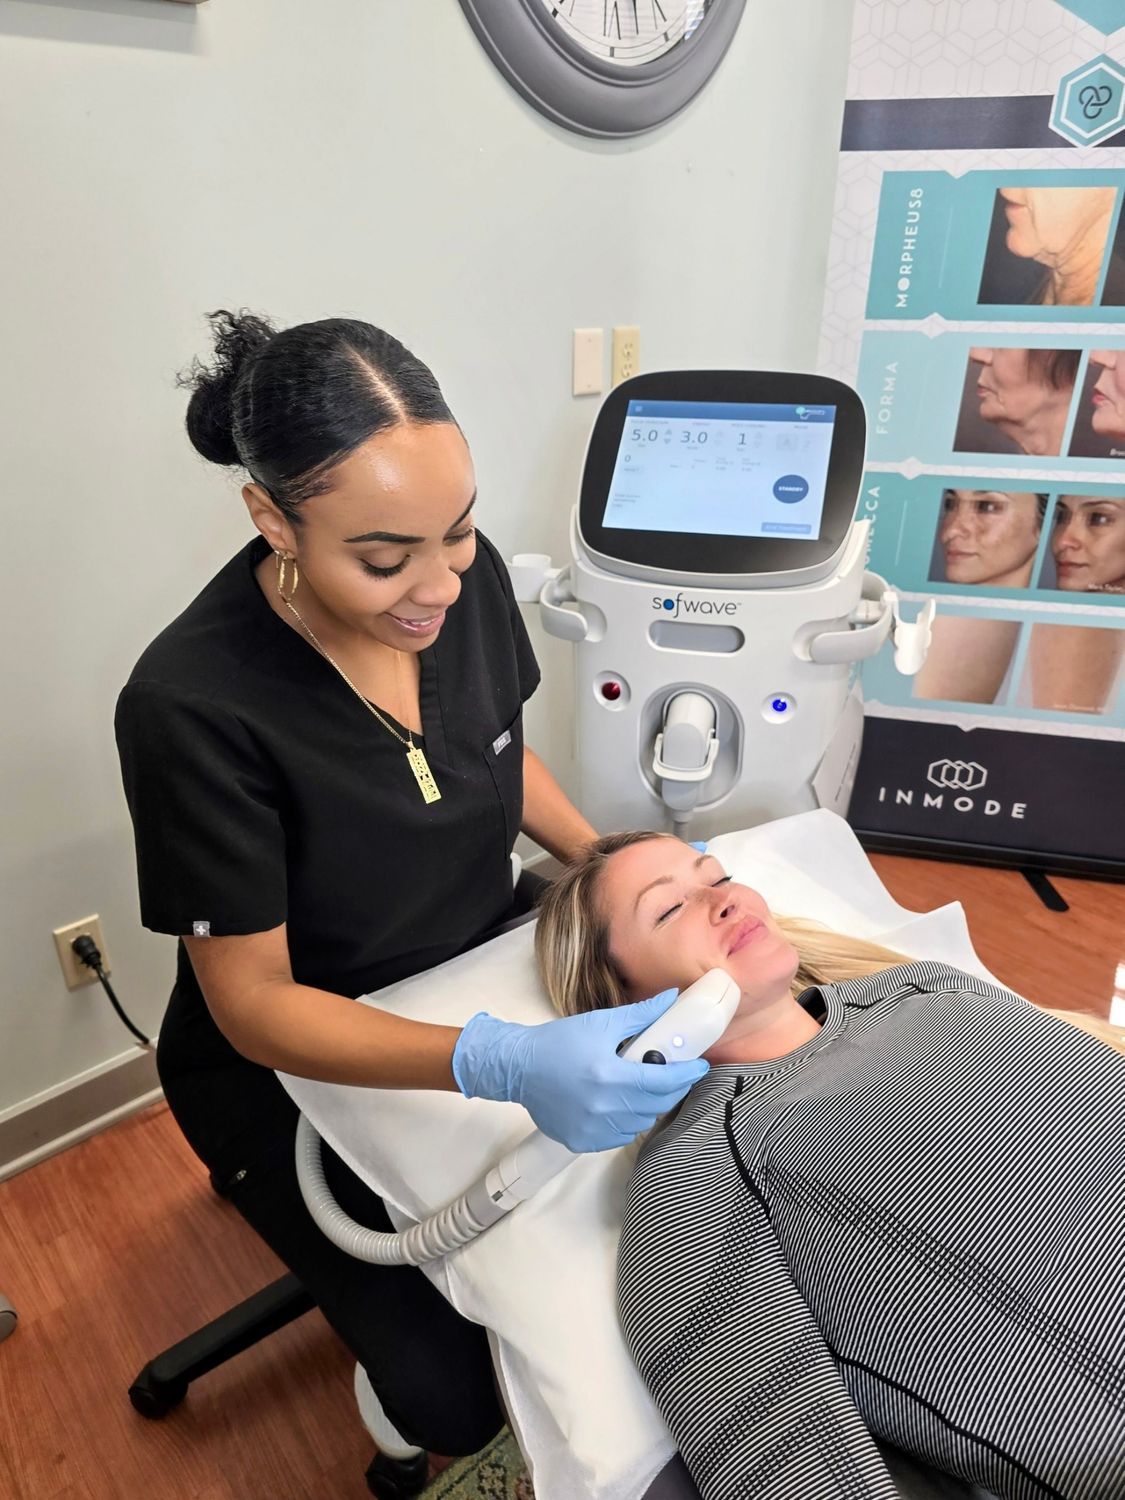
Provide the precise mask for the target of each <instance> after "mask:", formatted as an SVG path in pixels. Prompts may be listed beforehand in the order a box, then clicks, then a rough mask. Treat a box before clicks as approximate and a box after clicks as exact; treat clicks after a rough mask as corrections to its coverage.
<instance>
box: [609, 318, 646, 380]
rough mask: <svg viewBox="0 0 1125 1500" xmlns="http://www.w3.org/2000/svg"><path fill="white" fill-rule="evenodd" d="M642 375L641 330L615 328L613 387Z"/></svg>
mask: <svg viewBox="0 0 1125 1500" xmlns="http://www.w3.org/2000/svg"><path fill="white" fill-rule="evenodd" d="M640 373H641V330H640V329H639V328H615V329H614V330H613V379H612V384H613V385H620V384H621V382H622V381H623V380H631V379H632V377H633V376H634V375H639V374H640Z"/></svg>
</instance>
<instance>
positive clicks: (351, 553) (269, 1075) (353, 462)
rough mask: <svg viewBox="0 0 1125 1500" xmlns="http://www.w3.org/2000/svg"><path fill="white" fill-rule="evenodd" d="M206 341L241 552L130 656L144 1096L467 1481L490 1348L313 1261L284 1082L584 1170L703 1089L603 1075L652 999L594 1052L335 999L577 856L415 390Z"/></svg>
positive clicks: (289, 333)
mask: <svg viewBox="0 0 1125 1500" xmlns="http://www.w3.org/2000/svg"><path fill="white" fill-rule="evenodd" d="M212 325H213V328H214V331H215V334H216V354H215V360H214V363H213V365H212V366H211V367H210V368H207V367H203V366H197V367H196V368H195V370H194V371H193V373H192V376H191V380H190V383H191V384H192V386H193V387H194V390H193V394H192V397H191V401H190V405H189V409H188V419H187V424H188V433H189V436H190V438H191V441H192V443H193V444H194V446H195V447H196V449H197V450H198V451H199V452H200V453H201V454H202V455H203V457H204V458H207V459H210V460H211V461H212V462H214V463H218V464H222V465H228V466H238V467H240V468H241V469H243V470H244V471H245V472H246V473H247V474H248V476H249V478H248V482H247V483H246V484H245V486H244V488H243V491H242V494H243V498H244V500H245V503H246V506H247V509H248V511H249V513H250V517H251V519H252V521H253V523H254V526H255V528H256V530H257V532H258V535H257V536H256V537H255V539H254V540H253V541H252V542H251V543H250V544H249V546H247V547H246V548H244V549H243V550H242V551H241V552H240V553H238V554H237V555H236V556H235V557H234V558H233V559H232V560H231V561H230V562H229V563H228V564H227V565H226V567H224V568H223V569H222V570H221V571H220V572H219V573H218V574H217V575H216V577H215V578H214V579H212V581H211V582H210V583H209V584H208V585H207V587H206V588H205V589H204V590H203V592H202V593H201V594H200V595H199V596H198V597H197V598H196V599H195V600H194V601H193V602H192V603H191V604H190V605H189V606H188V608H187V609H186V610H185V611H184V612H183V614H181V615H180V616H179V617H178V618H177V619H176V620H174V621H173V622H172V624H171V625H169V626H168V627H167V629H166V630H164V631H163V632H162V633H161V634H160V635H159V636H158V637H157V638H156V640H155V641H153V643H152V644H151V645H150V646H149V647H148V649H147V650H146V651H145V653H144V655H143V656H142V657H141V659H140V661H139V662H138V663H137V666H136V668H135V669H134V671H133V674H132V676H131V677H130V679H129V682H128V684H127V686H126V687H125V689H124V691H123V692H122V694H121V698H120V701H119V703H118V709H117V719H116V729H117V739H118V747H119V750H120V755H121V764H122V773H123V777H124V783H125V791H126V795H127V798H128V802H129V808H130V812H131V814H132V818H133V825H134V832H135V837H136V847H137V863H138V872H139V883H140V895H141V913H142V920H143V922H144V924H145V926H146V927H149V928H152V929H153V930H155V931H158V932H165V933H172V934H175V935H176V936H177V937H179V939H180V942H179V945H178V964H177V975H176V983H175V987H174V989H173V991H172V997H171V1001H170V1004H169V1008H168V1012H167V1015H166V1016H165V1019H164V1023H163V1025H162V1027H161V1031H160V1040H159V1050H158V1059H157V1060H158V1066H159V1072H160V1079H161V1082H162V1084H163V1087H164V1091H165V1095H166V1097H167V1099H168V1103H169V1105H170V1107H171V1109H172V1112H173V1114H174V1116H175V1118H176V1121H177V1123H178V1124H179V1126H180V1128H181V1129H182V1130H183V1132H184V1134H185V1136H186V1137H187V1139H188V1141H189V1142H190V1144H191V1146H192V1148H193V1149H194V1151H195V1152H196V1154H197V1155H198V1156H199V1157H200V1158H201V1160H202V1161H203V1162H204V1163H205V1164H206V1166H207V1167H208V1168H209V1169H210V1171H211V1173H212V1175H213V1176H214V1178H215V1180H216V1181H217V1182H218V1183H219V1184H220V1185H221V1186H222V1188H223V1190H224V1191H225V1192H226V1193H227V1194H228V1195H229V1197H230V1199H231V1201H232V1202H233V1203H234V1204H235V1206H236V1207H237V1208H238V1210H239V1212H240V1213H241V1214H242V1215H243V1216H244V1217H245V1218H246V1219H247V1220H248V1222H249V1223H250V1224H251V1225H252V1226H253V1227H254V1229H255V1230H256V1231H257V1232H258V1233H259V1234H260V1235H261V1237H262V1238H263V1239H264V1240H265V1241H266V1242H267V1243H268V1244H269V1245H270V1246H271V1247H272V1248H273V1250H274V1251H275V1252H276V1254H277V1255H278V1256H279V1257H280V1259H281V1260H282V1261H283V1262H284V1263H285V1264H286V1265H287V1266H288V1267H289V1268H290V1269H291V1270H292V1271H294V1272H295V1273H296V1274H297V1276H298V1277H299V1279H300V1280H301V1282H302V1283H303V1284H304V1286H305V1287H306V1288H307V1290H308V1291H309V1293H310V1295H311V1296H312V1297H313V1298H314V1300H315V1301H316V1302H317V1304H318V1305H319V1306H320V1308H321V1309H322V1310H323V1312H324V1314H325V1316H326V1317H327V1318H328V1320H329V1322H330V1323H331V1324H332V1325H333V1327H334V1328H335V1329H336V1330H337V1332H338V1333H339V1334H340V1335H341V1337H342V1338H343V1339H344V1340H345V1342H346V1343H347V1344H348V1345H349V1347H350V1348H351V1349H352V1351H353V1352H354V1354H355V1356H356V1358H357V1360H358V1362H359V1364H360V1365H361V1366H362V1368H363V1369H364V1370H365V1371H366V1374H367V1376H368V1378H369V1380H370V1382H371V1385H372V1386H373V1387H374V1390H375V1392H376V1393H377V1394H378V1397H379V1399H380V1401H381V1403H382V1406H383V1408H384V1410H385V1412H386V1414H387V1416H388V1417H389V1419H390V1421H391V1422H392V1423H393V1424H394V1426H395V1427H396V1428H397V1429H398V1431H399V1432H400V1433H401V1434H402V1436H403V1437H404V1439H405V1440H406V1442H407V1443H411V1444H416V1445H417V1446H418V1447H421V1448H430V1449H434V1450H436V1451H437V1452H440V1453H446V1454H460V1453H471V1452H474V1451H476V1450H477V1449H479V1448H480V1447H482V1446H483V1445H484V1444H485V1443H486V1442H487V1441H488V1440H489V1439H490V1438H491V1437H492V1436H493V1434H494V1433H495V1432H496V1430H497V1429H498V1427H499V1426H500V1425H501V1422H502V1420H503V1417H502V1414H501V1411H500V1408H499V1405H498V1403H497V1400H496V1396H495V1393H494V1386H493V1382H492V1378H491V1368H490V1363H489V1357H488V1350H487V1344H486V1339H485V1335H484V1332H483V1330H481V1329H480V1328H478V1327H476V1326H474V1325H471V1324H469V1323H467V1322H465V1321H464V1320H462V1319H461V1318H460V1317H459V1316H458V1315H457V1314H456V1313H454V1312H453V1310H452V1309H451V1308H450V1307H449V1306H448V1305H447V1304H446V1303H445V1302H444V1301H443V1300H442V1298H441V1297H440V1296H439V1295H438V1293H437V1292H436V1291H435V1290H434V1289H433V1287H432V1286H431V1285H430V1283H429V1282H428V1281H427V1280H426V1279H425V1277H424V1276H423V1275H422V1273H421V1272H420V1271H418V1270H416V1269H414V1268H407V1267H403V1268H397V1267H396V1268H383V1267H377V1266H373V1265H369V1264H367V1263H365V1262H362V1261H358V1260H354V1259H352V1258H350V1257H349V1256H347V1255H345V1254H344V1253H343V1252H341V1251H339V1250H338V1249H336V1248H335V1247H334V1246H333V1245H332V1244H330V1242H329V1241H328V1240H327V1239H325V1238H324V1237H323V1236H322V1235H321V1233H320V1231H319V1230H318V1229H317V1228H316V1226H315V1225H314V1224H313V1222H312V1220H311V1219H310V1217H309V1215H308V1213H307V1211H306V1209H305V1207H304V1204H303V1201H302V1200H301V1198H300V1194H299V1190H298V1187H297V1182H296V1173H295V1167H294V1132H295V1127H296V1110H295V1107H294V1106H293V1104H292V1102H291V1101H290V1099H289V1096H288V1095H287V1094H286V1093H285V1091H284V1089H283V1088H282V1086H281V1084H280V1083H279V1082H278V1080H277V1078H276V1076H275V1073H274V1071H273V1070H274V1069H280V1070H283V1071H286V1072H289V1073H293V1074H297V1075H300V1076H304V1077H309V1078H318V1079H324V1080H327V1081H330V1082H340V1083H348V1084H359V1085H367V1086H372V1087H382V1088H441V1089H453V1088H457V1087H459V1088H460V1089H461V1090H462V1092H463V1093H465V1094H467V1095H473V1096H477V1095H479V1096H482V1097H488V1098H496V1099H515V1100H518V1101H519V1102H521V1103H523V1104H524V1105H525V1106H526V1107H527V1109H528V1111H529V1113H530V1114H531V1116H532V1118H533V1120H534V1121H535V1123H536V1124H538V1125H539V1126H540V1127H541V1128H542V1129H544V1130H546V1131H547V1133H548V1134H550V1135H552V1136H555V1137H556V1138H558V1139H560V1140H565V1141H566V1142H567V1144H568V1145H571V1146H573V1147H574V1148H576V1149H587V1150H590V1149H602V1148H604V1147H607V1146H612V1145H615V1144H618V1143H620V1142H622V1141H625V1140H628V1139H631V1138H632V1137H633V1136H634V1135H636V1134H637V1133H638V1132H639V1131H641V1130H643V1129H646V1128H648V1126H649V1125H651V1123H652V1122H653V1121H654V1120H655V1118H656V1117H657V1116H658V1115H659V1114H660V1113H662V1112H663V1111H664V1110H666V1109H668V1108H669V1107H671V1105H672V1104H673V1103H674V1102H676V1100H677V1099H678V1098H679V1097H681V1096H682V1094H683V1093H684V1092H686V1090H687V1088H688V1087H689V1086H690V1084H691V1083H692V1082H693V1081H694V1080H695V1078H696V1077H698V1076H699V1067H697V1065H694V1064H677V1065H670V1066H668V1067H666V1068H656V1067H652V1066H651V1065H645V1064H635V1063H623V1062H620V1061H619V1060H618V1059H617V1058H616V1055H615V1052H614V1044H615V1042H616V1041H617V1040H619V1039H620V1037H623V1036H625V1035H628V1034H629V1033H630V1031H632V1032H636V1031H639V1030H640V1029H642V1027H643V1025H645V1024H647V1022H648V1021H649V1020H650V1019H652V1018H653V1016H654V1015H655V1014H657V1013H659V1010H660V1009H663V1007H664V1004H666V1000H665V999H664V997H658V999H657V1000H655V1001H653V1002H651V1003H648V1007H647V1008H646V1006H637V1007H632V1008H631V1009H632V1010H633V1011H635V1012H636V1014H635V1015H632V1016H629V1015H626V1016H625V1017H624V1019H623V1021H621V1022H620V1023H615V1024H617V1025H618V1030H616V1031H614V1032H613V1033H612V1034H610V1032H608V1031H607V1030H606V1029H605V1019H606V1018H605V1016H604V1014H603V1015H601V1016H598V1017H581V1018H568V1019H566V1020H561V1021H555V1022H548V1023H546V1024H544V1025H542V1026H533V1027H527V1026H517V1025H514V1024H511V1023H507V1022H502V1021H499V1020H496V1019H494V1018H493V1017H490V1016H488V1015H484V1014H482V1015H479V1016H476V1017H474V1018H473V1020H472V1021H470V1022H469V1024H468V1025H467V1026H466V1027H465V1028H463V1029H462V1030H460V1031H458V1030H457V1029H456V1028H454V1027H445V1026H432V1025H428V1024H423V1023H419V1022H414V1021H409V1020H405V1019H402V1018H398V1017H393V1016H390V1015H387V1014H383V1013H380V1012H378V1011H376V1010H372V1009H370V1008H369V1007H366V1006H360V1005H356V1004H354V1003H353V1000H352V998H350V997H354V996H356V995H361V994H365V993H368V992H370V991H372V990H375V989H378V988H380V987H381V986H384V985H387V984H390V983H392V982H394V981H395V980H398V979H401V978H403V977H404V976H407V975H411V974H417V973H419V972H422V971H424V970H426V969H429V968H432V967H433V966H434V965H435V964H439V963H441V962H442V961H443V960H445V959H447V958H450V957H452V956H453V955H454V954H456V953H459V952H461V951H463V950H464V949H465V948H467V947H470V946H472V945H473V944H475V943H477V942H479V941H480V940H481V939H482V938H483V937H484V936H486V935H487V934H488V933H489V932H490V931H491V930H493V929H495V928H496V927H497V926H498V925H500V924H502V923H503V922H504V921H505V920H507V919H509V918H511V917H512V916H513V915H516V914H518V913H519V911H520V910H521V908H522V909H524V910H526V909H527V906H528V904H529V900H528V898H527V896H526V894H525V892H524V891H517V892H516V893H515V895H513V890H512V879H511V866H510V853H511V849H512V844H513V842H514V840H515V838H516V835H517V834H518V833H519V831H520V830H521V828H522V829H523V830H524V831H525V832H526V833H528V834H529V835H530V836H531V837H532V838H533V839H534V840H535V841H536V842H537V843H539V844H541V845H542V846H543V847H544V848H546V849H548V850H549V851H550V852H551V853H552V854H554V855H556V856H557V857H558V858H560V859H563V860H565V859H567V858H568V857H569V856H570V855H571V854H573V853H574V852H575V851H576V850H577V849H578V848H579V847H580V846H581V845H582V844H584V843H585V842H586V841H588V840H589V839H591V838H593V837H594V836H595V830H594V829H593V828H592V827H591V826H590V824H589V823H587V822H586V820H585V819H584V818H583V817H582V815H581V814H580V813H579V812H578V811H577V809H576V808H575V807H574V806H573V805H572V804H571V803H570V802H569V801H568V799H567V798H566V796H565V795H564V793H563V792H562V790H561V789H560V787H559V786H558V784H557V783H556V782H555V781H554V779H553V778H552V777H551V775H550V773H549V772H548V771H547V770H546V768H545V767H544V766H543V764H542V762H541V761H540V760H539V759H538V758H537V757H536V756H535V755H534V753H533V752H532V751H531V750H529V749H526V748H525V747H524V744H523V732H522V706H523V703H524V701H525V700H526V699H527V698H528V697H529V696H530V695H531V693H532V692H533V691H534V690H535V687H536V685H537V683H538V681H539V672H538V668H537V666H536V663H535V659H534V656H533V654H532V650H531V646H530V643H529V641H528V638H527V634H526V631H525V629H524V626H523V622H522V620H521V618H520V615H519V611H518V608H517V606H516V603H515V600H514V598H513V595H512V590H511V585H510V582H509V580H508V575H507V572H506V569H505V567H504V564H503V562H502V560H501V559H500V557H499V555H498V554H497V552H496V550H495V548H494V547H493V546H492V544H491V543H490V542H488V541H487V540H486V539H485V537H484V536H483V535H481V534H480V533H479V532H477V531H476V530H475V528H474V524H473V517H474V514H475V512H474V505H475V501H476V482H475V478H474V474H473V466H472V462H471V459H470V455H469V450H468V447H467V445H466V443H465V440H464V437H463V436H462V434H461V431H460V429H459V428H458V427H457V425H456V423H455V421H454V419H453V417H452V416H451V414H450V412H449V410H448V408H447V407H446V404H445V401H444V399H443V397H442V394H441V391H440V389H439V387H438V384H437V382H436V381H435V379H434V377H433V375H432V374H431V373H430V371H429V370H428V369H427V368H426V367H425V366H424V365H423V364H422V363H421V362H420V361H419V360H417V359H416V358H415V357H414V356H413V355H412V354H410V353H409V351H408V350H406V349H405V348H403V346H402V345H401V344H400V343H398V341H397V340H395V339H393V338H391V337H390V336H389V335H388V334H385V333H383V332H381V331H380V330H379V329H376V328H373V327H371V326H370V325H369V324H365V323H361V322H356V321H353V320H349V319H327V320H324V321H322V322H318V323H310V324H303V325H300V326H298V327H295V328H291V329H288V330H286V331H284V332H280V333H276V332H274V330H273V329H272V328H271V327H270V326H269V325H268V324H267V323H265V322H263V321H262V320H260V319H257V318H253V317H250V316H248V315H241V316H233V315H231V314H227V313H219V314H216V315H214V317H213V319H212ZM591 1022H597V1023H598V1024H597V1025H591V1024H590V1023H591ZM699 1066H703V1065H699ZM325 1165H326V1171H327V1176H328V1181H329V1184H330V1185H331V1187H332V1188H333V1190H334V1192H335V1195H336V1197H337V1199H338V1200H339V1201H340V1203H341V1204H342V1206H343V1207H344V1208H345V1210H346V1211H347V1212H348V1213H350V1214H351V1216H352V1217H353V1218H356V1219H358V1220H359V1221H360V1222H362V1223H364V1224H367V1225H369V1226H370V1227H372V1228H380V1229H386V1228H388V1227H389V1221H388V1219H387V1215H386V1212H385V1210H384V1208H383V1205H382V1203H381V1201H380V1200H379V1199H378V1198H377V1197H376V1196H375V1195H374V1194H372V1193H371V1192H370V1191H369V1190H368V1189H367V1188H366V1187H365V1186H364V1185H363V1184H362V1183H361V1182H360V1181H359V1180H358V1179H357V1178H356V1177H354V1176H353V1175H352V1174H351V1173H350V1172H349V1171H348V1169H347V1168H345V1167H344V1165H343V1164H342V1163H341V1162H340V1161H339V1160H338V1158H336V1157H334V1155H333V1154H332V1153H331V1152H330V1151H329V1150H328V1149H327V1148H326V1149H325Z"/></svg>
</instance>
